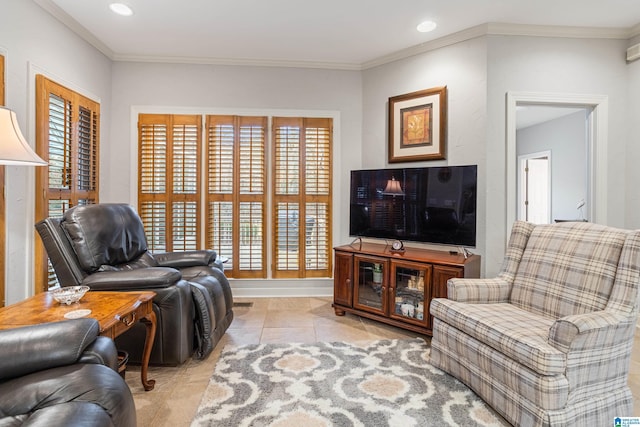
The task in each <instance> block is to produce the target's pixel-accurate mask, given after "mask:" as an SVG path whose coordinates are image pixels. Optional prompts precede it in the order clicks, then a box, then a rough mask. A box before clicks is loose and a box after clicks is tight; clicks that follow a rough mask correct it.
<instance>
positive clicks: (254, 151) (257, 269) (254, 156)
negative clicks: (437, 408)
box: [206, 116, 267, 278]
mask: <svg viewBox="0 0 640 427" xmlns="http://www.w3.org/2000/svg"><path fill="white" fill-rule="evenodd" d="M266 129H267V120H266V117H244V116H243V117H240V116H207V119H206V133H207V141H206V149H207V154H206V159H207V165H206V176H207V179H206V185H207V189H206V194H207V200H206V206H207V215H206V223H207V232H206V242H207V243H206V246H207V247H208V248H212V249H215V250H216V251H217V252H218V254H219V255H220V256H222V257H225V258H228V259H229V261H228V262H227V264H226V265H225V274H227V275H228V276H229V277H235V278H263V277H266V267H265V263H266V250H265V238H264V236H265V216H266V215H265V214H266V197H265V187H266V159H265V139H266Z"/></svg>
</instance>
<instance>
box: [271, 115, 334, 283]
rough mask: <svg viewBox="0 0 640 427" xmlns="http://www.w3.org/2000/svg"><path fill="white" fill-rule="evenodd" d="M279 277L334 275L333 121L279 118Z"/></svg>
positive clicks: (276, 144)
mask: <svg viewBox="0 0 640 427" xmlns="http://www.w3.org/2000/svg"><path fill="white" fill-rule="evenodd" d="M272 132H273V159H274V169H273V193H274V206H273V218H274V221H273V227H272V231H273V236H274V244H273V254H274V265H273V275H274V277H277V278H287V277H288V278H299V277H327V276H330V275H331V257H330V250H331V236H330V230H331V214H330V213H331V176H332V172H331V171H332V166H331V145H332V134H333V129H332V120H331V119H309V118H283V117H276V118H274V119H273V129H272Z"/></svg>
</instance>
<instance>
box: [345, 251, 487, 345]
mask: <svg viewBox="0 0 640 427" xmlns="http://www.w3.org/2000/svg"><path fill="white" fill-rule="evenodd" d="M390 249H391V248H390V246H388V245H381V244H375V243H356V244H352V245H346V246H339V247H336V248H334V250H335V262H334V267H335V269H334V290H333V296H334V297H333V308H334V310H335V313H336V315H338V316H342V315H344V314H345V313H347V312H348V313H354V314H357V315H360V316H362V317H367V318H370V319H374V320H378V321H380V322H383V323H387V324H390V325H394V326H397V327H400V328H405V329H408V330H411V331H415V332H418V333H422V334H426V335H431V330H432V325H431V321H432V319H431V315H430V313H429V304H430V303H431V299H432V298H440V297H445V298H446V296H447V280H449V279H451V278H453V277H475V278H477V277H480V257H479V256H478V255H470V256H468V257H467V258H465V257H464V255H462V254H457V253H455V254H452V253H449V252H443V251H435V250H428V249H421V248H406V249H405V251H404V252H402V253H393V252H391V250H390Z"/></svg>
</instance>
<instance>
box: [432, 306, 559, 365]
mask: <svg viewBox="0 0 640 427" xmlns="http://www.w3.org/2000/svg"><path fill="white" fill-rule="evenodd" d="M434 301H437V302H436V303H434V304H432V305H431V314H432V315H434V316H435V317H437V318H439V319H442V320H443V321H444V322H445V323H447V324H449V325H451V326H453V327H455V328H456V329H458V330H460V331H461V332H464V333H466V334H468V335H470V336H472V337H474V338H475V339H477V340H479V341H480V342H483V343H485V344H487V345H489V346H490V347H492V348H494V349H496V350H498V351H499V352H501V353H502V354H505V355H506V356H508V357H509V358H511V359H513V360H515V361H517V362H519V363H521V364H522V365H524V366H526V367H527V368H529V369H531V370H532V371H534V372H537V373H539V374H541V375H553V374H557V373H562V372H563V371H564V370H565V369H566V354H565V353H564V352H562V351H560V350H558V349H557V348H555V347H553V346H552V345H550V344H549V343H548V342H547V340H548V335H549V329H550V328H551V326H552V325H553V323H554V321H553V319H550V318H546V317H543V316H539V315H536V314H534V313H530V312H527V311H525V310H522V309H521V308H518V307H515V306H514V305H512V304H464V303H458V302H456V301H450V300H447V299H437V300H434Z"/></svg>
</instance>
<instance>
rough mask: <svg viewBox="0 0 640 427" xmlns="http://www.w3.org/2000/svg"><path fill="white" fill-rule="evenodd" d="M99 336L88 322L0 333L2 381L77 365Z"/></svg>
mask: <svg viewBox="0 0 640 427" xmlns="http://www.w3.org/2000/svg"><path fill="white" fill-rule="evenodd" d="M99 333H100V326H99V324H98V321H97V320H96V319H88V318H87V319H74V320H63V321H60V322H51V323H43V324H39V325H33V326H24V327H20V328H15V329H6V330H3V331H0V380H7V379H10V378H16V377H20V376H23V375H26V374H29V373H32V372H37V371H42V370H45V369H49V368H53V367H57V366H63V365H70V364H72V363H75V362H77V361H78V359H79V358H80V357H81V355H82V353H83V352H84V351H85V349H86V348H87V347H88V346H89V345H90V344H91V343H92V342H94V341H95V339H96V337H97V336H98V334H99Z"/></svg>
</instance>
